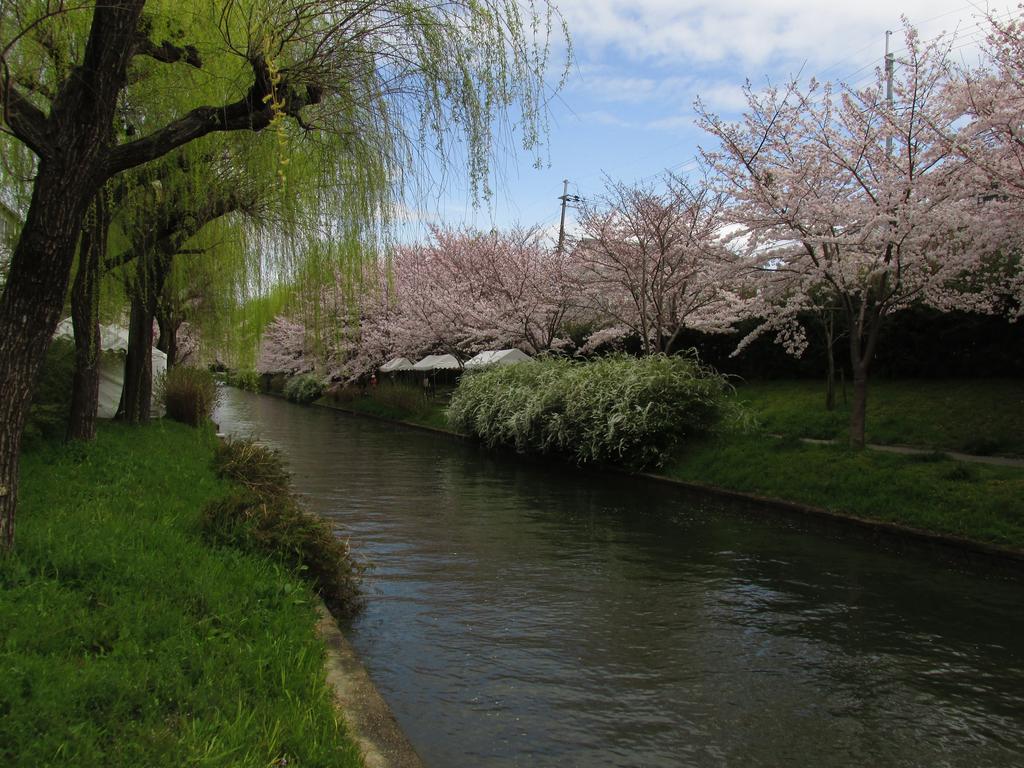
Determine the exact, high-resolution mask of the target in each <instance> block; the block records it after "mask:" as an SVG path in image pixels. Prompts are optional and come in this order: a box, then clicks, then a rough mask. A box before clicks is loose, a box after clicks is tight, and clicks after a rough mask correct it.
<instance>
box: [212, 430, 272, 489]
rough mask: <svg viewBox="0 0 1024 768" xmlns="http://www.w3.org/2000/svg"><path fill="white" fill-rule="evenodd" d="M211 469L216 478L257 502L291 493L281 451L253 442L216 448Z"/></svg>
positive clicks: (222, 445) (228, 444) (233, 441)
mask: <svg viewBox="0 0 1024 768" xmlns="http://www.w3.org/2000/svg"><path fill="white" fill-rule="evenodd" d="M213 466H214V469H215V470H216V472H217V474H218V475H219V476H221V477H224V478H227V479H228V480H231V481H233V482H235V483H237V484H238V485H241V486H242V487H244V488H246V489H247V490H249V491H250V492H251V493H253V494H255V495H257V496H259V497H260V498H264V499H270V498H273V497H275V496H284V495H287V494H288V493H290V491H291V475H290V474H289V473H288V470H287V469H286V468H285V466H284V459H283V458H282V457H281V453H280V451H277V450H275V449H273V448H270V447H268V446H266V445H261V444H260V443H257V442H255V441H253V440H225V441H223V442H222V443H220V444H219V445H218V446H217V451H216V453H215V454H214V459H213Z"/></svg>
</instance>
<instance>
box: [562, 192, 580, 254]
mask: <svg viewBox="0 0 1024 768" xmlns="http://www.w3.org/2000/svg"><path fill="white" fill-rule="evenodd" d="M558 199H559V200H561V201H562V219H561V221H559V223H558V252H559V253H561V252H562V246H564V245H565V206H566V204H567V203H569V202H573V203H578V202H579V201H580V196H579V195H570V194H569V180H568V179H562V195H561V197H559V198H558Z"/></svg>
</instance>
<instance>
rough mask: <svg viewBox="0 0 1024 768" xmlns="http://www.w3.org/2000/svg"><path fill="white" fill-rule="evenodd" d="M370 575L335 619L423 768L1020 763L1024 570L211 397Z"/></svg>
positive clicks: (239, 397)
mask: <svg viewBox="0 0 1024 768" xmlns="http://www.w3.org/2000/svg"><path fill="white" fill-rule="evenodd" d="M224 392H225V399H224V402H223V404H222V405H221V407H220V409H219V412H218V414H217V420H218V421H219V423H220V424H221V427H222V429H223V430H224V431H226V432H228V433H229V434H233V435H239V436H250V435H251V436H256V437H258V438H259V439H260V440H262V441H264V442H266V443H269V444H271V445H274V446H276V447H279V448H280V449H281V450H282V451H283V452H284V454H285V456H286V457H287V459H288V463H289V465H290V468H291V469H292V471H293V472H294V474H295V484H296V487H297V488H298V489H299V490H300V491H301V492H302V493H303V494H305V495H306V496H307V498H308V502H309V506H310V508H311V509H314V510H315V511H317V512H318V513H320V514H322V515H324V516H326V517H329V518H330V519H331V520H332V521H334V522H335V523H336V525H337V526H338V528H339V529H340V530H341V531H342V532H343V534H344V535H346V536H349V537H350V538H351V540H352V543H353V546H354V549H355V550H356V551H357V552H358V554H359V555H360V556H361V557H362V558H363V559H365V560H366V561H369V563H371V564H372V569H371V570H370V571H369V573H368V575H367V579H366V585H365V586H366V591H367V593H368V601H367V607H366V610H365V612H364V613H363V614H362V615H361V616H360V617H359V618H358V619H357V620H355V621H354V622H353V623H352V625H351V626H350V627H347V628H346V629H347V634H348V636H349V638H350V640H351V642H352V644H353V645H354V646H355V648H356V649H357V650H358V652H359V654H360V656H361V657H362V660H363V662H364V664H365V665H366V667H367V669H368V670H369V672H370V675H371V677H372V678H373V680H374V682H375V683H376V685H377V687H378V688H379V689H380V691H381V693H382V694H383V696H384V698H385V699H386V700H387V701H388V703H389V704H390V705H391V707H392V709H393V710H394V712H395V714H396V716H397V717H398V720H399V722H400V724H401V726H402V728H403V729H404V730H405V732H406V733H407V734H408V736H409V738H410V740H411V741H412V742H413V744H414V746H415V747H416V749H417V751H418V752H419V753H420V755H421V756H422V757H423V759H424V761H425V762H426V764H427V765H428V766H431V767H432V768H446V767H448V766H452V767H456V768H457V767H460V766H465V767H466V768H479V767H482V766H588V767H589V766H645V767H646V766H691V765H692V766H726V765H729V766H823V767H831V766H929V767H937V766H969V767H970V768H980V767H982V766H1024V580H1021V579H1020V578H1018V577H1011V576H1007V575H1005V574H1002V575H999V574H996V573H985V572H978V571H977V569H975V570H972V571H965V570H964V569H962V568H956V567H954V566H952V565H950V564H948V563H945V562H942V561H940V560H939V559H938V558H937V557H936V556H935V555H933V554H932V553H929V552H926V551H913V550H908V549H907V548H906V547H900V548H894V544H893V541H892V540H886V539H884V538H883V539H881V540H879V539H878V537H875V536H872V535H869V534H866V533H863V532H860V531H857V530H853V529H850V528H848V527H847V526H843V525H837V524H835V523H831V522H825V521H820V520H813V519H804V518H801V517H799V516H787V515H781V514H778V513H773V512H771V511H769V510H766V509H760V508H758V507H757V506H755V505H738V504H736V503H735V502H725V501H722V500H719V499H715V498H712V497H707V496H703V495H697V494H692V493H686V492H684V491H682V490H680V489H676V488H673V487H671V486H667V485H666V486H662V485H659V484H656V483H653V482H648V481H643V480H637V479H630V478H626V477H624V476H620V475H615V474H601V473H588V472H582V471H579V470H575V469H572V468H570V467H569V466H567V465H564V464H561V463H558V462H553V461H552V462H542V461H536V460H532V461H530V460H525V459H522V458H519V457H515V456H513V455H508V454H493V453H488V452H486V451H483V450H481V449H479V448H477V447H475V446H474V445H472V444H470V443H468V442H463V441H460V440H457V439H453V438H448V437H446V436H443V435H435V434H432V433H429V432H424V431H419V430H415V429H411V428H407V427H402V426H398V425H392V424H388V423H384V422H378V421H373V420H369V419H363V418H359V417H354V416H349V415H347V414H342V413H337V412H333V411H329V410H326V409H321V408H306V407H299V406H295V405H291V404H289V403H286V402H283V401H280V400H276V399H271V398H268V397H263V396H258V395H250V394H247V393H244V392H239V391H238V390H233V389H227V390H225V391H224Z"/></svg>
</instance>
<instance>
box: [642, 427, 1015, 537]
mask: <svg viewBox="0 0 1024 768" xmlns="http://www.w3.org/2000/svg"><path fill="white" fill-rule="evenodd" d="M660 474H663V475H665V476H667V477H671V478H674V479H677V480H684V481H687V482H693V483H701V484H705V485H715V486H719V487H721V488H728V489H730V490H734V491H744V492H748V493H755V494H758V495H762V496H770V497H773V498H777V499H785V500H786V501H795V502H800V503H803V504H809V505H812V506H816V507H821V508H823V509H828V510H830V511H833V512H838V513H842V514H849V515H854V516H856V517H861V518H865V519H869V520H877V521H881V522H887V523H897V524H899V525H904V526H910V527H912V528H917V529H920V530H925V531H930V532H933V533H941V534H949V535H953V536H958V537H961V538H967V539H971V540H974V541H979V542H985V543H990V544H997V545H1000V546H1005V547H1010V548H1013V549H1018V550H1024V501H1022V499H1024V470H1022V469H1018V468H1015V467H993V466H988V465H984V464H968V463H965V462H957V461H952V460H950V459H947V458H946V457H945V456H943V455H942V454H934V453H932V454H922V455H919V456H896V455H892V454H888V453H881V452H878V451H860V452H854V451H850V450H849V449H847V448H846V447H845V446H825V445H809V444H807V443H802V442H800V441H799V440H796V439H792V438H790V439H781V440H780V439H772V438H768V437H765V436H763V435H722V436H718V437H716V438H713V439H711V440H708V441H705V442H703V443H699V444H697V445H693V446H690V447H689V448H688V449H686V450H685V451H683V452H681V453H680V454H679V455H678V456H676V458H675V459H674V460H673V461H672V462H671V463H669V464H668V465H667V466H665V467H664V468H663V469H662V470H661V471H660Z"/></svg>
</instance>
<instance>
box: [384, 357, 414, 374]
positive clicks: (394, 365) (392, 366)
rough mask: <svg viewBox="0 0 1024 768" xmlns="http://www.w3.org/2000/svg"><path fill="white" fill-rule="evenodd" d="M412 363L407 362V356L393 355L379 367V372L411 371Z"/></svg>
mask: <svg viewBox="0 0 1024 768" xmlns="http://www.w3.org/2000/svg"><path fill="white" fill-rule="evenodd" d="M411 370H412V363H411V362H409V359H408V358H405V357H395V358H392V359H391V360H388V361H387V362H386V363H384V365H382V366H381V367H380V372H381V373H395V372H396V371H411Z"/></svg>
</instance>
